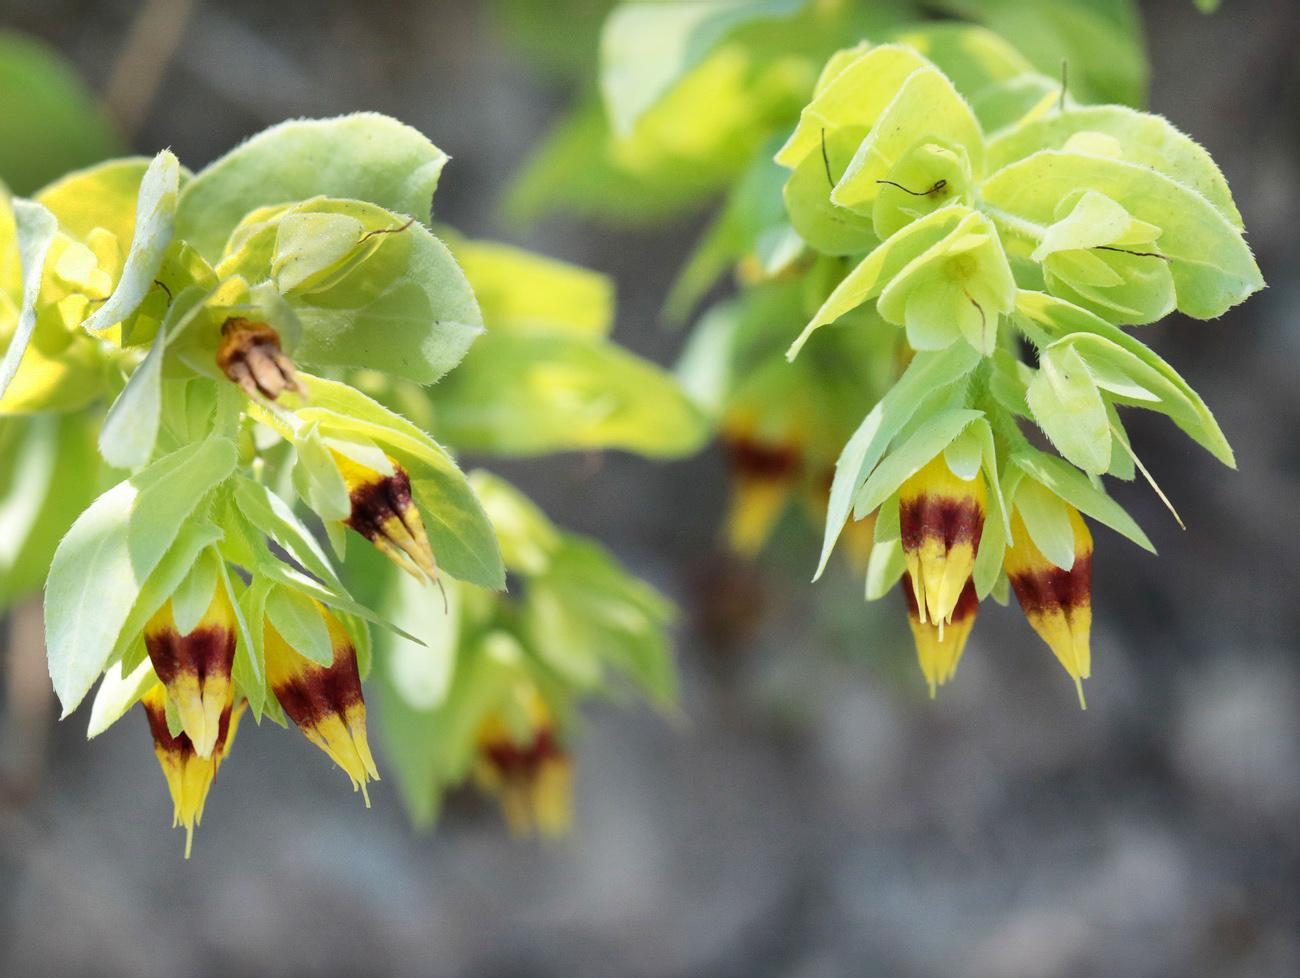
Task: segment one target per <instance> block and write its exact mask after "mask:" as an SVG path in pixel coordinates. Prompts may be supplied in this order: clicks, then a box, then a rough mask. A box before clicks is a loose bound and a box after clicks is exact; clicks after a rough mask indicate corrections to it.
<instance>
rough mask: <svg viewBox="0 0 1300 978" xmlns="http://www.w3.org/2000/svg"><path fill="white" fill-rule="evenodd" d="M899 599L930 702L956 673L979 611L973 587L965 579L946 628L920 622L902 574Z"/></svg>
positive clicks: (907, 580) (908, 581)
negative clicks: (905, 614) (927, 688)
mask: <svg viewBox="0 0 1300 978" xmlns="http://www.w3.org/2000/svg"><path fill="white" fill-rule="evenodd" d="M903 598H904V600H906V602H907V623H908V624H909V625H911V626H912V638H913V639H914V640H915V642H916V657H917V660H918V661H919V662H920V663H921V672H922V673H923V674H924V675H925V681H926V682H927V683H929V684H930V698H931V699H933V698H934V696H935V693H936V691H937V690H938V688H939V687H940V686H942V685H943V684H944V683H946V682H947V681H948V680H949V679H951V678H952V677H953V674H954V673H956V671H957V663H958V661H959V660H960V659H961V654H962V652H963V651H964V650H965V648H966V640H967V639H968V638H970V632H971V629H972V628H974V627H975V615H976V613H977V612H978V611H979V598H978V597H976V595H975V583H974V582H973V581H972V580H970V578H967V579H966V585H965V587H963V588H962V589H961V594H960V595H959V596H958V598H957V604H956V605H955V606H954V607H953V610H952V618H951V619H950V620H949V622H948V626H947V628H941V627H940V626H939V625H936V624H935V623H934V622H933V621H923V620H922V618H921V614H920V606H919V605H918V604H917V602H916V592H915V590H914V589H913V587H912V581H911V576H910V575H909V574H908V573H907V572H906V571H904V573H903Z"/></svg>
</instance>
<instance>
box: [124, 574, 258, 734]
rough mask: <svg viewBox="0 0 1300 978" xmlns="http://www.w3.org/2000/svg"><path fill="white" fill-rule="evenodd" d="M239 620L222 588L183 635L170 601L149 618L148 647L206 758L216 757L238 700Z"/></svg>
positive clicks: (184, 724) (187, 729)
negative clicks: (234, 669)
mask: <svg viewBox="0 0 1300 978" xmlns="http://www.w3.org/2000/svg"><path fill="white" fill-rule="evenodd" d="M235 629H236V620H235V612H234V607H233V605H232V604H231V601H230V594H229V593H228V592H227V591H226V587H225V585H224V584H220V583H219V584H218V585H217V588H216V591H215V592H214V593H213V596H212V601H211V603H210V604H209V606H208V610H207V611H206V612H204V614H203V617H202V618H200V619H199V623H198V624H197V625H195V627H194V629H193V631H190V632H188V633H187V634H185V635H181V634H180V633H179V632H178V631H177V628H176V622H175V619H174V617H173V614H172V603H171V600H170V599H168V600H167V601H166V602H164V603H163V606H162V607H161V608H159V609H158V610H157V611H156V612H155V613H154V615H153V617H152V618H150V619H149V621H148V623H147V624H146V625H145V629H144V643H145V648H146V649H147V650H148V653H149V659H150V661H151V662H152V663H153V667H154V672H156V673H157V674H158V678H159V679H160V680H162V682H163V684H164V686H165V687H166V689H167V696H168V697H169V698H170V699H171V701H172V703H173V705H174V706H175V708H176V713H177V715H178V716H179V717H180V721H181V727H182V729H183V730H184V731H185V733H186V735H187V736H188V738H189V740H190V741H191V743H192V744H193V746H194V750H195V751H196V752H197V753H198V755H199V756H200V757H210V756H211V755H212V752H213V749H214V748H215V746H216V742H217V738H218V736H219V735H220V728H221V718H222V716H223V715H225V714H226V713H227V711H229V710H230V708H231V706H232V705H233V703H234V700H235V687H234V683H233V682H232V681H231V678H230V672H231V668H232V667H233V665H234V660H235V634H236V632H235Z"/></svg>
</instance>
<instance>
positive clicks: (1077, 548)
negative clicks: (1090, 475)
mask: <svg viewBox="0 0 1300 978" xmlns="http://www.w3.org/2000/svg"><path fill="white" fill-rule="evenodd" d="M1065 508H1066V510H1067V512H1068V514H1069V517H1070V526H1071V527H1072V528H1073V530H1074V564H1073V566H1072V567H1071V568H1070V569H1069V570H1063V569H1061V568H1060V567H1057V566H1056V565H1055V564H1053V563H1052V562H1051V561H1050V560H1048V559H1047V558H1046V557H1044V556H1043V553H1042V551H1041V550H1039V549H1038V547H1037V546H1035V544H1034V541H1033V540H1032V539H1031V538H1030V536H1029V531H1028V530H1027V529H1026V528H1025V521H1024V520H1023V519H1022V518H1021V516H1020V511H1019V510H1016V511H1015V512H1014V513H1013V514H1012V516H1011V537H1012V545H1011V546H1010V547H1009V548H1008V549H1007V555H1006V560H1005V563H1004V565H1003V566H1004V567H1005V569H1006V572H1007V577H1008V578H1009V579H1010V580H1011V587H1012V590H1014V591H1015V592H1016V598H1017V599H1018V600H1019V601H1020V607H1021V608H1022V609H1024V612H1025V617H1026V618H1028V619H1029V624H1031V625H1033V626H1034V631H1036V632H1038V634H1039V635H1040V636H1041V637H1042V639H1043V641H1045V642H1046V643H1047V644H1048V645H1049V646H1051V649H1052V651H1053V652H1055V653H1056V657H1057V658H1058V659H1060V660H1061V665H1063V666H1065V671H1066V672H1068V673H1069V674H1070V675H1071V676H1072V677H1074V682H1075V685H1076V686H1077V687H1078V689H1079V703H1080V705H1084V703H1083V683H1082V680H1084V679H1087V678H1088V675H1089V673H1090V672H1091V670H1092V654H1091V650H1090V649H1089V646H1088V635H1089V632H1090V631H1091V628H1092V534H1091V533H1089V532H1088V524H1086V523H1085V522H1084V521H1083V517H1082V516H1080V515H1079V511H1078V510H1077V509H1075V508H1074V507H1073V506H1070V505H1068V504H1066V507H1065Z"/></svg>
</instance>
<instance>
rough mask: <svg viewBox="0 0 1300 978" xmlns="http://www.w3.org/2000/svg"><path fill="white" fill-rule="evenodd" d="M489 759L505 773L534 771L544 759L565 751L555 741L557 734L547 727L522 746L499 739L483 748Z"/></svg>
mask: <svg viewBox="0 0 1300 978" xmlns="http://www.w3.org/2000/svg"><path fill="white" fill-rule="evenodd" d="M483 753H484V754H485V755H486V756H487V759H488V760H489V761H490V762H491V763H492V766H493V767H495V768H496V769H497V770H498V771H499V772H501V774H503V775H511V774H521V773H527V772H530V771H534V770H536V769H537V768H539V767H540V766H541V765H542V763H543V762H544V761H548V760H551V759H553V758H562V757H564V751H563V750H561V749H560V746H559V744H557V743H556V742H555V736H554V735H553V734H552V733H551V731H550V730H547V729H545V728H543V729H541V730H538V731H537V733H536V735H535V736H534V737H533V742H532V743H531V744H529V745H527V746H520V745H519V744H516V743H515V742H514V741H499V742H497V743H493V744H488V745H487V746H485V747H484V748H483Z"/></svg>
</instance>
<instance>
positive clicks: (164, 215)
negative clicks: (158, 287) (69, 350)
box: [81, 150, 181, 336]
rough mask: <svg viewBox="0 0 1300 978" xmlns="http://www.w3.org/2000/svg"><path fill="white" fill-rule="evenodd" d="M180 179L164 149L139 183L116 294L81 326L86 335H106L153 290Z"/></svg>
mask: <svg viewBox="0 0 1300 978" xmlns="http://www.w3.org/2000/svg"><path fill="white" fill-rule="evenodd" d="M180 179H181V165H180V163H179V162H178V161H177V159H176V157H175V156H173V155H172V153H171V152H170V151H169V150H163V151H162V152H161V153H159V154H158V155H157V156H155V157H154V158H153V161H152V162H151V163H150V164H149V168H148V169H147V170H146V171H145V174H144V177H143V179H142V180H141V181H140V195H139V198H138V200H137V202H136V210H135V232H134V235H133V236H132V239H131V250H130V252H128V253H127V256H126V265H125V266H124V267H123V268H122V275H121V277H120V278H119V279H118V282H117V286H116V287H115V288H114V289H113V294H112V295H110V296H109V297H108V300H107V301H106V302H104V303H103V304H102V305H101V306H100V307H99V308H98V309H96V310H95V311H94V312H93V313H91V314H90V315H89V316H88V317H87V318H86V320H85V321H84V322H83V323H82V324H81V325H82V328H83V329H85V330H86V332H88V333H91V334H92V335H95V336H103V335H104V334H105V332H106V331H107V330H108V329H109V327H111V326H114V325H116V324H117V323H120V322H122V321H123V320H124V319H126V318H127V317H128V316H130V315H131V313H133V312H135V310H136V309H137V308H138V307H139V305H140V303H141V301H143V299H144V297H145V295H146V294H147V293H148V292H149V290H150V289H152V288H153V282H154V279H155V278H157V277H158V270H159V268H161V267H162V262H163V256H164V255H165V254H166V252H167V247H168V246H169V245H170V244H171V241H172V233H173V229H174V226H175V222H176V200H177V195H178V193H179V191H180Z"/></svg>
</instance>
